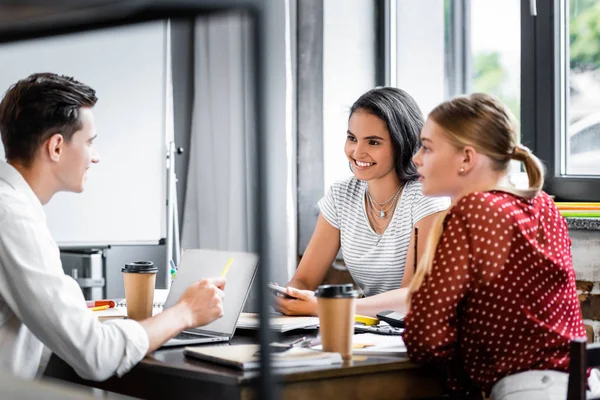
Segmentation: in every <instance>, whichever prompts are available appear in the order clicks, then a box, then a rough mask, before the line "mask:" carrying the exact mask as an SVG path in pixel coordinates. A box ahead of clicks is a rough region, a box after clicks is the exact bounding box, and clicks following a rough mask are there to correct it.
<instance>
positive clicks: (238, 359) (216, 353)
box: [183, 344, 342, 370]
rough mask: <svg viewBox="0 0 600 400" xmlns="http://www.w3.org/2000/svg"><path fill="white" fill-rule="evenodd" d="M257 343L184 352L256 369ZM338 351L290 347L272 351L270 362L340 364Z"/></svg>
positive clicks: (282, 364) (279, 365)
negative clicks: (277, 351)
mask: <svg viewBox="0 0 600 400" xmlns="http://www.w3.org/2000/svg"><path fill="white" fill-rule="evenodd" d="M259 348H260V346H259V345H257V344H238V345H232V346H222V345H221V346H219V345H216V346H192V347H186V348H185V350H184V352H183V353H184V354H185V355H186V356H188V357H194V358H198V359H201V360H205V361H211V362H215V363H218V364H223V365H227V366H229V367H233V368H237V369H244V370H245V369H256V368H259V367H260V357H259V356H258V350H259ZM341 362H342V356H341V355H340V354H339V353H326V352H322V351H317V350H312V349H307V348H300V347H292V348H291V349H290V350H287V351H284V352H280V353H273V354H272V358H271V363H272V365H273V367H275V368H289V367H303V366H310V365H329V364H340V363H341Z"/></svg>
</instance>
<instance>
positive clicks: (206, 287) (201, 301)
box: [177, 277, 225, 329]
mask: <svg viewBox="0 0 600 400" xmlns="http://www.w3.org/2000/svg"><path fill="white" fill-rule="evenodd" d="M224 289H225V278H221V277H220V278H211V279H202V280H200V281H197V282H195V283H193V284H191V285H190V286H189V287H188V288H187V289H186V290H185V292H183V295H181V298H180V299H179V301H178V302H177V307H178V308H180V309H182V310H183V312H184V314H185V315H186V321H187V327H186V329H187V328H196V327H199V326H202V325H206V324H208V323H210V322H212V321H214V320H216V319H217V318H221V317H222V316H223V297H224V295H225V293H224V292H223V290H224Z"/></svg>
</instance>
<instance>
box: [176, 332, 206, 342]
mask: <svg viewBox="0 0 600 400" xmlns="http://www.w3.org/2000/svg"><path fill="white" fill-rule="evenodd" d="M205 337H207V336H202V335H194V334H192V333H186V332H181V333H180V334H179V335H177V336H175V337H174V338H173V339H178V340H190V339H201V338H205Z"/></svg>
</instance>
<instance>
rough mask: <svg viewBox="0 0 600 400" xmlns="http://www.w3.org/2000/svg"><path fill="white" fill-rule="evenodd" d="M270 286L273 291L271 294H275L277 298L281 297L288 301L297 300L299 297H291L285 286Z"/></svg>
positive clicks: (270, 284)
mask: <svg viewBox="0 0 600 400" xmlns="http://www.w3.org/2000/svg"><path fill="white" fill-rule="evenodd" d="M268 286H269V289H271V292H273V294H274V295H276V296H281V297H284V298H286V299H297V297H294V296H290V295H289V293H288V292H286V290H285V288H284V287H283V286H277V285H273V284H272V283H269V285H268Z"/></svg>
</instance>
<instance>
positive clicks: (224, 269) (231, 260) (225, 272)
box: [221, 258, 233, 276]
mask: <svg viewBox="0 0 600 400" xmlns="http://www.w3.org/2000/svg"><path fill="white" fill-rule="evenodd" d="M232 262H233V258H230V259H229V261H227V264H225V268H223V271H221V276H225V275H227V271H229V266H230V265H231V263H232Z"/></svg>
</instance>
